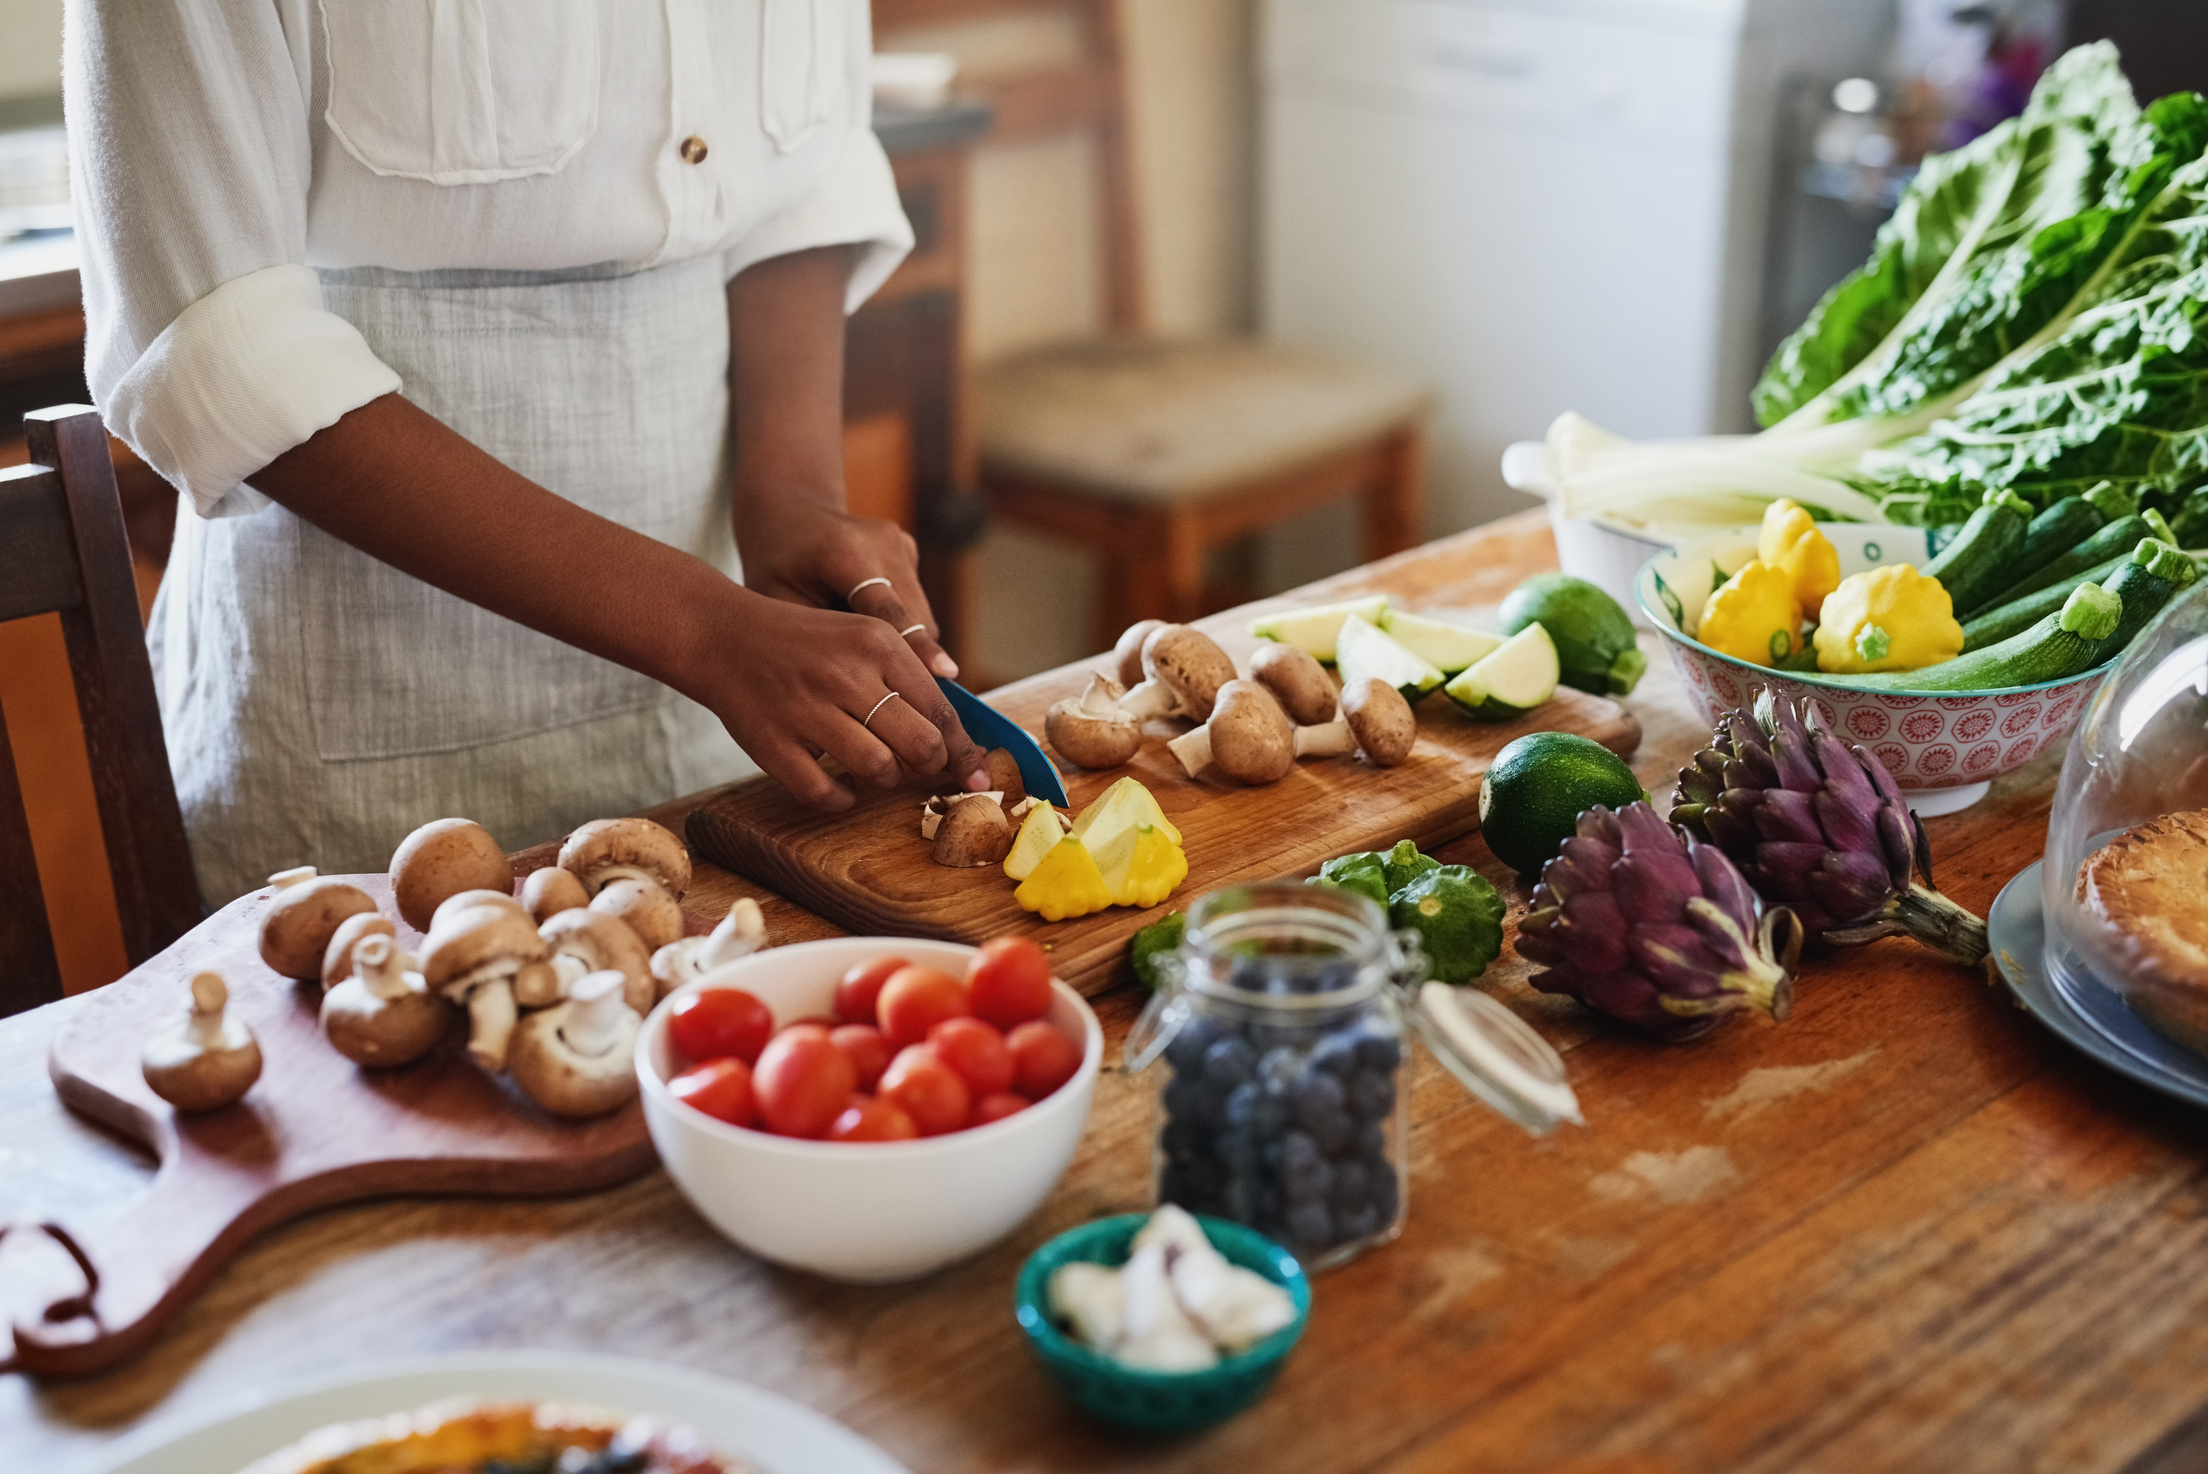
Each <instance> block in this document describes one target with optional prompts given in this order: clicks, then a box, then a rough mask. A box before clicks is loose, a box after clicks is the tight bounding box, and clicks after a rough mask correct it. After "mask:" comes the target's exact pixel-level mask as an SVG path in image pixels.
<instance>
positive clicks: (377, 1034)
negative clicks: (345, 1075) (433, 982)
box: [322, 936, 452, 1066]
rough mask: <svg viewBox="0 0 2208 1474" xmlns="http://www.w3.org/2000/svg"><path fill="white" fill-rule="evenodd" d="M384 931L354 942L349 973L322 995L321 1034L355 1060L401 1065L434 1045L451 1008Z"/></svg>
mask: <svg viewBox="0 0 2208 1474" xmlns="http://www.w3.org/2000/svg"><path fill="white" fill-rule="evenodd" d="M406 960H407V959H406V955H405V954H404V953H402V952H401V951H399V949H398V945H397V944H396V943H394V942H393V941H392V940H391V938H389V937H386V936H368V937H363V938H361V939H360V942H359V944H358V945H357V946H356V947H354V949H353V955H352V959H351V964H352V968H353V975H352V976H351V977H349V978H346V979H345V980H344V981H342V982H340V983H339V984H338V985H337V986H336V987H334V988H332V989H330V991H329V992H327V993H324V994H323V995H322V1033H323V1034H324V1036H326V1037H327V1038H328V1039H329V1041H330V1047H331V1048H332V1049H335V1050H336V1051H337V1052H338V1053H339V1054H342V1055H344V1056H345V1057H346V1058H347V1059H349V1060H351V1061H352V1062H353V1063H354V1064H357V1065H377V1066H390V1065H403V1064H410V1063H412V1062H413V1061H415V1060H418V1059H420V1058H421V1057H422V1056H423V1055H425V1054H427V1053H429V1052H430V1051H431V1050H432V1049H435V1048H436V1047H437V1041H438V1040H440V1039H442V1038H444V1037H445V1030H446V1029H447V1028H448V1027H449V1026H450V1025H451V1023H452V1010H451V1009H450V1008H448V1007H447V1006H446V1005H445V1001H444V1000H443V999H442V998H439V997H438V996H437V995H436V994H435V993H432V992H430V991H429V985H428V984H427V983H426V982H424V981H423V980H422V975H421V974H420V973H419V972H416V971H414V970H413V969H411V968H409V967H407V966H406Z"/></svg>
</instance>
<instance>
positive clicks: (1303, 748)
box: [1296, 717, 1357, 757]
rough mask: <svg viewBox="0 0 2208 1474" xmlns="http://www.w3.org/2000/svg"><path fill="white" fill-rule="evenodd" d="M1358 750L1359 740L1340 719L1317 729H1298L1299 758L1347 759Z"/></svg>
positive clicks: (1323, 723) (1321, 725)
mask: <svg viewBox="0 0 2208 1474" xmlns="http://www.w3.org/2000/svg"><path fill="white" fill-rule="evenodd" d="M1356 750H1357V738H1356V737H1355V735H1354V734H1352V733H1351V732H1350V730H1349V723H1348V722H1347V721H1344V720H1343V719H1342V718H1340V717H1336V718H1335V719H1334V720H1333V721H1331V722H1322V723H1320V724H1319V725H1318V726H1316V727H1298V728H1296V756H1297V757H1346V756H1348V755H1349V754H1350V753H1353V752H1355V751H1356Z"/></svg>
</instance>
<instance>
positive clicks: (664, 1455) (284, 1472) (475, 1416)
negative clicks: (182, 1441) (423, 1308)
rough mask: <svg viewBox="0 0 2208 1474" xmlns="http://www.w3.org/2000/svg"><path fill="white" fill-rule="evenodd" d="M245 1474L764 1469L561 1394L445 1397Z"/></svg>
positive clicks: (308, 1443) (324, 1432)
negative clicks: (543, 1398) (516, 1398)
mask: <svg viewBox="0 0 2208 1474" xmlns="http://www.w3.org/2000/svg"><path fill="white" fill-rule="evenodd" d="M240 1474H757V1471H756V1470H755V1469H754V1468H753V1466H751V1465H749V1464H743V1463H739V1462H736V1461H734V1460H732V1459H729V1458H727V1457H725V1456H723V1455H720V1454H717V1453H714V1452H713V1451H711V1450H710V1449H708V1448H706V1447H705V1445H704V1444H703V1443H701V1442H700V1441H699V1440H698V1438H697V1437H696V1436H695V1435H694V1434H692V1433H691V1432H690V1430H688V1429H686V1428H681V1427H673V1426H669V1425H667V1424H664V1423H656V1422H653V1421H651V1420H649V1419H645V1418H624V1417H622V1416H621V1415H619V1414H618V1413H609V1412H604V1411H602V1410H600V1409H597V1408H589V1407H579V1406H575V1405H573V1404H569V1403H552V1402H536V1403H530V1402H477V1401H461V1402H443V1403H437V1404H434V1405H433V1406H430V1407H426V1408H422V1409H420V1410H419V1411H417V1412H411V1413H396V1414H393V1415H392V1416H390V1417H383V1418H367V1419H363V1420H362V1421H359V1422H354V1423H336V1424H332V1425H331V1426H329V1427H326V1428H318V1429H316V1430H315V1431H314V1432H312V1433H309V1434H308V1435H307V1436H306V1437H304V1438H302V1439H300V1440H299V1441H298V1442H297V1443H294V1444H292V1445H291V1446H290V1447H288V1448H284V1449H280V1450H278V1451H277V1452H275V1453H272V1454H270V1455H269V1456H268V1457H266V1458H264V1459H260V1460H257V1461H256V1462H254V1463H253V1464H252V1465H250V1466H249V1467H248V1468H246V1469H244V1470H242V1471H240Z"/></svg>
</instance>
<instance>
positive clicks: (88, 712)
mask: <svg viewBox="0 0 2208 1474" xmlns="http://www.w3.org/2000/svg"><path fill="white" fill-rule="evenodd" d="M24 431H25V433H26V435H27V436H28V438H29V442H30V454H31V461H30V464H28V465H22V466H11V467H8V468H7V469H5V470H0V620H10V619H22V618H26V617H28V616H31V615H34V614H47V613H56V612H58V613H59V614H60V616H61V626H62V633H63V637H64V639H65V640H66V642H67V645H68V649H69V667H70V673H71V675H72V676H73V678H74V680H75V684H76V697H77V710H78V712H79V713H80V715H81V716H82V717H83V719H84V733H85V746H86V748H87V750H88V755H89V756H90V758H91V766H92V787H93V792H94V794H95V796H96V797H97V799H98V803H99V810H100V828H101V831H102V833H103V834H104V836H105V838H106V847H107V864H108V872H109V874H110V875H112V876H113V878H114V882H115V903H116V907H117V909H118V911H119V912H120V913H121V917H122V926H123V945H124V950H125V951H126V952H127V953H128V955H129V958H130V961H131V964H132V965H133V966H136V965H137V964H139V963H141V962H144V961H145V960H146V959H147V958H149V957H151V956H153V955H154V954H155V953H156V952H158V951H160V950H161V949H162V948H163V947H166V946H167V945H168V944H169V943H171V942H173V941H175V940H176V939H177V938H178V937H179V936H181V935H183V934H184V932H185V931H187V930H188V929H190V928H191V927H192V926H194V925H196V924H197V923H198V921H199V917H200V905H199V885H198V882H197V881H196V880H195V879H194V877H193V875H192V856H191V851H190V849H189V848H188V847H187V846H186V844H185V840H184V817H183V814H182V812H181V810H180V809H179V808H178V806H177V800H176V785H175V783H174V782H173V781H172V780H171V778H170V776H169V760H168V751H167V749H166V747H165V746H164V745H163V743H162V739H161V713H160V709H159V707H158V705H157V704H156V702H155V700H154V692H153V667H152V664H151V662H150V661H149V660H148V659H147V657H146V644H145V632H144V627H143V625H142V624H141V623H140V622H139V617H138V596H137V592H136V586H135V584H134V583H133V581H132V577H131V563H130V544H129V541H128V539H127V537H126V536H125V534H124V530H123V508H122V503H121V501H120V499H119V498H118V497H117V495H116V490H115V471H114V466H113V464H112V463H111V462H110V460H109V458H108V442H107V432H106V430H104V429H103V428H102V427H101V425H100V417H99V415H98V413H97V412H96V411H94V410H92V409H89V408H87V407H85V406H82V405H64V406H61V407H59V408H55V409H45V410H36V411H33V412H32V413H31V414H29V415H27V416H25V417H24ZM0 896H4V897H5V900H4V902H0V1017H4V1016H6V1015H8V1014H13V1013H20V1012H22V1011H23V1010H24V1009H26V1008H32V1007H35V1006H37V1005H38V1004H41V1003H47V1002H51V1001H52V1000H54V999H56V998H59V997H60V996H61V974H60V970H59V968H58V966H57V965H56V963H55V959H54V944H53V937H52V934H51V933H50V932H49V931H48V930H47V922H46V905H45V894H44V892H43V891H42V890H41V888H40V886H39V881H38V867H37V864H36V862H35V860H34V859H33V857H32V853H31V836H30V826H29V823H28V821H27V820H26V819H25V817H24V813H23V793H22V789H21V786H20V783H19V780H18V778H17V775H16V767H15V757H14V753H13V751H12V749H11V747H10V745H9V742H8V734H7V721H6V718H5V716H4V715H0Z"/></svg>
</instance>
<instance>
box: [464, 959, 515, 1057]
mask: <svg viewBox="0 0 2208 1474" xmlns="http://www.w3.org/2000/svg"><path fill="white" fill-rule="evenodd" d="M467 1003H468V1055H469V1057H470V1058H471V1059H473V1060H474V1061H475V1062H476V1063H477V1064H479V1065H481V1066H482V1067H483V1068H484V1069H486V1070H492V1071H497V1070H502V1069H504V1068H505V1067H506V1043H507V1041H508V1040H509V1039H511V1038H513V1035H514V1020H515V1018H516V1017H517V1016H518V1011H517V1010H516V1009H515V1007H514V988H513V984H512V982H511V981H510V980H509V977H508V975H507V974H506V973H503V972H501V973H499V974H497V975H495V976H492V977H489V978H486V979H484V980H483V981H482V982H479V983H476V984H474V985H473V986H471V987H470V988H469V989H468V991H467Z"/></svg>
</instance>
